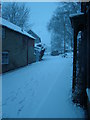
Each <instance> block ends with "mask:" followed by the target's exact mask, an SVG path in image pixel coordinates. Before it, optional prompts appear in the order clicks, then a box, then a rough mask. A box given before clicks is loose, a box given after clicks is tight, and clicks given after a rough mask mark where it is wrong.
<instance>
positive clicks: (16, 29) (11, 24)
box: [0, 17, 35, 39]
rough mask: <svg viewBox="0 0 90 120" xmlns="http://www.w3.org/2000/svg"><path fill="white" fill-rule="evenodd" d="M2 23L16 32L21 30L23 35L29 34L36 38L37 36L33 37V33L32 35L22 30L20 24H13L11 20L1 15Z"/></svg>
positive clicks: (0, 20)
mask: <svg viewBox="0 0 90 120" xmlns="http://www.w3.org/2000/svg"><path fill="white" fill-rule="evenodd" d="M0 24H1V25H3V26H5V27H7V28H9V29H12V30H14V31H16V32H19V33H21V34H23V35H26V36H28V37H30V38H33V39H35V37H33V36H32V35H30V34H29V33H27V32H26V31H24V30H22V29H21V28H20V27H19V26H17V25H15V24H13V23H11V22H9V21H7V20H5V19H3V18H1V17H0Z"/></svg>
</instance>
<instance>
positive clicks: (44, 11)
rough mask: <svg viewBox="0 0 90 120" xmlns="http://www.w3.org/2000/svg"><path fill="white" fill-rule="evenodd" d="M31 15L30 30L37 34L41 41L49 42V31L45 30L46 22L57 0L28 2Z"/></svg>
mask: <svg viewBox="0 0 90 120" xmlns="http://www.w3.org/2000/svg"><path fill="white" fill-rule="evenodd" d="M27 5H28V6H29V7H30V10H31V15H30V22H31V23H32V28H31V29H32V30H33V31H34V32H35V33H36V34H38V35H39V37H40V38H41V41H42V43H45V44H47V45H49V44H50V33H49V32H48V30H47V23H48V22H49V20H50V18H51V17H52V14H53V11H54V10H55V8H56V7H57V5H58V3H57V2H29V3H27Z"/></svg>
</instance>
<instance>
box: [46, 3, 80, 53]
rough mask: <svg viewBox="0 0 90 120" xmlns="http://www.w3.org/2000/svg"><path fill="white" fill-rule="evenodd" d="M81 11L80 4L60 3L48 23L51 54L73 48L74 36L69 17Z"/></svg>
mask: <svg viewBox="0 0 90 120" xmlns="http://www.w3.org/2000/svg"><path fill="white" fill-rule="evenodd" d="M79 11H80V3H76V2H63V3H59V5H58V7H57V8H56V10H55V11H54V13H53V16H52V18H51V19H50V21H49V23H48V30H49V31H50V32H51V52H52V51H54V50H58V51H59V52H61V51H62V49H63V50H64V51H66V50H67V49H71V48H72V47H73V45H72V44H73V41H72V40H73V34H72V27H71V22H70V18H69V15H70V14H73V13H77V12H79Z"/></svg>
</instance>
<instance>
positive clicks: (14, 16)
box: [2, 2, 31, 30]
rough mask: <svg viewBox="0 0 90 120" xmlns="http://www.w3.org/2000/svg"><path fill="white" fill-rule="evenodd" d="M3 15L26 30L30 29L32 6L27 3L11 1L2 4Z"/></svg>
mask: <svg viewBox="0 0 90 120" xmlns="http://www.w3.org/2000/svg"><path fill="white" fill-rule="evenodd" d="M2 17H3V18H4V19H6V20H8V21H10V22H12V23H14V24H16V25H18V26H19V27H21V28H22V29H24V30H28V29H30V27H31V25H30V23H29V18H30V8H28V7H27V6H26V5H25V3H21V2H9V3H3V4H2Z"/></svg>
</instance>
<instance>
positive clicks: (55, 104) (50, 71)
mask: <svg viewBox="0 0 90 120" xmlns="http://www.w3.org/2000/svg"><path fill="white" fill-rule="evenodd" d="M71 80H72V58H71V57H70V56H68V57H67V58H63V57H61V56H56V57H52V56H45V57H44V59H43V61H41V62H37V63H33V64H30V65H28V66H26V67H23V68H20V69H17V70H15V71H12V72H8V73H5V74H3V76H2V88H3V89H2V105H3V106H2V110H3V111H2V113H3V117H7V118H80V117H81V118H83V117H84V111H83V109H81V108H79V107H78V108H77V107H76V106H75V105H74V104H73V103H72V101H71Z"/></svg>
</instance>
